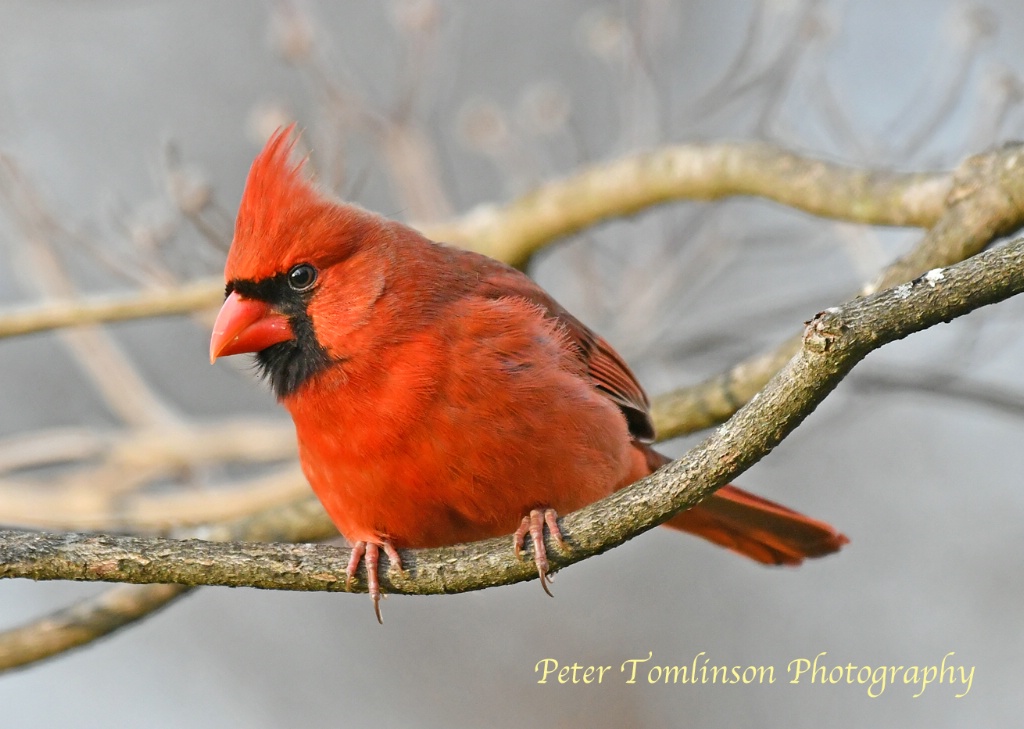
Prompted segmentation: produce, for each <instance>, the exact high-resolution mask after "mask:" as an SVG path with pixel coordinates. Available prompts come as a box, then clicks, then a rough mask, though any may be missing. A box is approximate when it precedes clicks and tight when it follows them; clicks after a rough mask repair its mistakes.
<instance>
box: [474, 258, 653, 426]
mask: <svg viewBox="0 0 1024 729" xmlns="http://www.w3.org/2000/svg"><path fill="white" fill-rule="evenodd" d="M484 261H486V263H485V264H483V265H481V266H480V267H479V268H478V269H477V270H479V272H480V274H481V281H480V287H479V289H478V290H479V291H480V293H482V294H483V295H484V296H489V297H490V296H494V297H498V296H518V297H521V298H524V299H526V300H527V301H529V302H530V303H532V304H537V305H538V306H540V307H542V308H543V309H544V311H545V312H547V314H548V316H550V317H551V318H552V319H556V320H557V321H558V322H559V323H560V324H561V325H562V326H563V327H564V329H565V332H566V333H567V334H568V335H569V338H570V340H571V341H572V342H573V344H575V345H576V351H577V352H578V353H579V357H580V359H581V361H582V362H583V363H584V364H585V365H586V367H587V372H588V373H589V374H590V377H591V378H592V379H593V381H594V386H595V387H596V388H597V389H598V390H600V391H601V392H602V393H603V394H604V395H606V396H607V397H608V398H609V399H610V400H611V401H612V402H614V403H615V404H616V405H618V406H619V409H620V410H622V413H623V415H625V416H626V422H627V423H628V424H629V432H630V433H631V434H632V435H633V437H634V438H636V439H637V440H641V441H651V440H653V439H654V425H653V423H652V422H651V415H650V409H651V403H650V401H649V400H648V399H647V395H646V394H645V393H644V391H643V388H642V387H640V383H639V382H637V381H636V375H634V374H633V372H632V371H631V370H630V369H629V366H628V365H627V364H626V363H625V362H624V361H623V359H622V357H620V356H619V354H618V352H616V351H615V350H614V349H612V347H611V345H610V344H608V342H606V341H605V340H604V339H602V338H601V337H599V336H598V335H597V334H595V333H594V332H592V331H591V330H590V329H589V328H588V327H587V326H586V325H585V324H583V322H581V321H580V320H579V319H577V318H576V317H574V316H573V315H572V314H570V313H569V312H568V311H566V310H565V309H564V308H562V305H561V304H559V303H558V302H557V301H555V300H554V299H553V298H551V297H550V296H549V295H548V294H547V293H546V292H545V291H544V290H543V289H542V288H541V287H540V286H538V285H537V284H536V283H534V282H533V280H532V279H530V278H529V277H528V276H526V274H524V273H522V272H521V271H518V270H516V269H514V268H511V267H509V266H506V265H504V264H503V263H499V262H497V261H493V260H491V259H486V258H485V259H484Z"/></svg>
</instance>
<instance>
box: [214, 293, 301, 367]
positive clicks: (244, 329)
mask: <svg viewBox="0 0 1024 729" xmlns="http://www.w3.org/2000/svg"><path fill="white" fill-rule="evenodd" d="M294 338H295V334H294V332H292V325H291V324H290V323H289V322H288V317H286V316H285V315H284V314H279V313H278V312H276V311H274V310H273V309H272V308H271V306H270V304H267V303H265V302H263V301H257V300H256V299H243V298H242V297H241V296H239V295H238V292H237V291H232V292H231V295H230V296H228V298H227V299H226V300H225V301H224V305H223V306H222V307H221V308H220V313H219V314H217V321H216V322H214V325H213V335H212V336H211V337H210V364H213V362H214V361H215V360H216V359H217V358H218V357H227V356H228V355H232V354H242V353H244V352H260V351H262V350H264V349H266V348H267V347H269V346H271V345H274V344H278V343H279V342H287V341H288V340H289V339H294Z"/></svg>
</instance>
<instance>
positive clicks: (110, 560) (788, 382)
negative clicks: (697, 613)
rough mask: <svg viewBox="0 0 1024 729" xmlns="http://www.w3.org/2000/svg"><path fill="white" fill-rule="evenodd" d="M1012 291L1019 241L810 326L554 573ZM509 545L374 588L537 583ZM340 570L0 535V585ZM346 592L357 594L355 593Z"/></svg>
mask: <svg viewBox="0 0 1024 729" xmlns="http://www.w3.org/2000/svg"><path fill="white" fill-rule="evenodd" d="M1022 291H1024V241H1016V242H1014V243H1013V244H1011V245H1008V246H1004V247H1002V248H998V249H995V250H991V251H987V252H985V253H982V254H979V255H978V256H976V257H974V258H972V259H970V260H968V261H966V262H963V263H960V264H957V265H955V266H953V267H950V268H946V269H941V270H940V269H936V270H933V271H930V272H928V273H927V274H926V275H925V276H923V277H921V278H919V279H916V280H915V281H914V282H910V283H906V284H901V285H899V286H897V287H895V288H892V289H888V290H886V291H883V292H881V293H877V294H874V295H871V296H868V297H865V298H861V299H856V300H854V301H852V302H849V303H848V304H846V305H845V306H843V307H838V308H834V309H829V310H828V311H825V312H822V313H820V314H818V315H817V316H816V317H815V318H814V319H813V320H812V321H811V322H810V323H809V324H808V326H807V328H806V330H805V332H804V336H803V344H802V347H801V349H800V351H799V352H798V353H797V355H796V356H795V357H794V358H793V359H792V360H791V361H790V362H789V364H788V365H787V366H786V367H785V368H784V369H783V370H782V371H781V372H780V373H779V375H778V376H776V377H775V378H773V379H772V381H771V382H770V383H769V384H768V385H767V387H766V388H765V389H764V390H763V391H762V392H760V393H759V394H758V396H757V397H755V398H753V399H752V400H751V401H750V402H749V403H748V404H747V405H745V406H744V407H743V408H741V409H740V410H739V411H738V412H737V413H736V415H735V416H733V418H732V419H731V420H730V421H729V422H728V423H727V424H726V425H724V426H722V427H721V428H719V429H718V430H717V431H715V433H714V434H712V435H711V436H710V437H709V438H708V439H707V440H705V441H704V442H703V443H701V444H700V445H699V446H697V447H696V448H694V449H693V450H691V451H690V452H689V453H688V454H687V455H686V456H684V457H683V458H681V459H679V460H678V461H675V462H673V463H672V464H670V465H669V466H666V467H665V468H663V469H661V470H660V471H658V472H657V473H655V474H653V475H651V476H649V477H647V478H645V479H642V480H641V481H639V482H637V483H636V484H634V485H633V486H631V487H629V488H628V489H624V490H622V491H619V492H618V493H616V494H613V495H612V496H610V497H608V498H606V499H603V500H601V501H599V502H597V503H595V504H592V505H590V506H588V507H585V508H584V509H581V510H580V511H578V512H576V513H574V514H570V515H569V516H567V517H565V518H564V519H563V520H562V531H563V534H564V535H565V536H566V537H567V540H568V542H569V544H570V545H571V552H570V553H568V554H560V553H559V551H558V549H557V546H556V545H554V544H550V545H549V549H550V555H551V556H552V562H553V565H554V566H556V567H563V566H565V565H568V564H572V563H574V562H577V561H580V560H582V559H585V558H587V557H589V556H592V555H594V554H598V553H600V552H603V551H606V550H608V549H611V548H612V547H615V546H618V545H619V544H622V543H623V542H624V541H626V540H628V539H630V538H632V537H633V536H636V535H637V534H639V533H641V532H643V531H646V530H647V529H650V528H652V527H654V526H656V525H657V524H659V523H661V522H662V521H664V520H665V519H667V518H669V517H670V516H672V515H673V514H675V513H677V512H679V511H681V510H683V509H685V508H688V507H690V506H693V505H694V504H696V503H698V502H699V501H701V500H702V499H704V498H706V497H707V496H708V495H709V494H710V493H711V492H713V491H714V490H715V489H717V488H719V487H720V486H722V485H723V484H725V483H726V482H727V481H729V480H732V479H733V478H734V477H735V476H736V475H738V474H739V473H741V472H742V471H743V470H745V469H747V468H749V467H750V466H751V465H753V464H754V463H756V462H757V461H758V460H760V459H761V458H762V457H764V456H765V455H766V454H767V453H769V452H770V451H771V450H772V449H773V448H774V447H775V446H776V445H778V444H779V443H780V442H781V441H782V440H783V439H784V438H785V437H786V435H788V434H789V433H790V432H791V431H792V430H793V429H794V428H796V427H797V426H798V425H799V424H800V423H801V422H802V421H803V420H804V418H806V417H807V416H808V415H809V414H810V413H811V412H812V411H813V410H814V408H815V407H816V406H817V405H818V403H820V402H821V401H822V400H823V399H824V398H825V396H826V395H827V394H828V393H829V392H831V391H832V390H833V389H834V388H835V387H836V385H837V384H838V383H839V382H840V381H841V380H842V378H843V377H844V376H845V375H846V374H847V373H848V372H849V371H850V369H851V368H852V367H853V366H854V365H855V364H856V363H857V362H859V361H860V360H861V359H863V358H864V357H865V356H866V355H867V354H868V353H869V352H871V351H872V350H874V349H877V348H878V347H881V346H882V345H884V344H886V343H888V342H891V341H894V340H897V339H902V338H903V337H905V336H907V335H909V334H911V333H913V332H916V331H920V330H922V329H925V328H927V327H930V326H934V325H935V324H938V323H941V322H948V321H950V320H952V319H954V318H956V317H958V316H962V315H964V314H966V313H968V312H970V311H973V310H974V309H976V308H978V307H980V306H984V305H987V304H991V303H995V302H997V301H1001V300H1003V299H1005V298H1008V297H1009V296H1012V295H1015V294H1017V293H1020V292H1022ZM509 541H510V540H509V539H508V538H500V539H491V540H487V541H483V542H477V543H474V544H469V545H458V546H455V547H447V548H442V549H429V550H415V551H406V552H405V553H404V554H403V555H402V556H403V561H404V563H405V566H406V568H407V570H408V575H407V576H406V577H401V576H399V575H397V574H391V573H388V574H387V575H385V576H383V580H382V581H383V583H384V585H385V587H386V588H387V590H388V591H390V592H398V593H405V594H439V593H452V592H462V591H467V590H474V589H481V588H485V587H490V586H494V585H499V584H508V583H512V582H519V581H523V580H527V579H532V578H535V577H536V572H535V570H534V568H533V566H532V565H531V564H530V563H529V562H528V561H518V560H516V559H515V558H514V557H513V556H512V551H511V549H509ZM348 557H349V550H348V549H342V548H337V547H332V546H323V545H286V544H257V543H242V544H239V543H228V544H218V543H213V542H205V541H198V540H169V539H155V538H139V537H113V536H86V535H81V534H40V533H31V532H18V531H10V530H8V531H0V577H26V578H31V579H37V580H43V579H74V580H92V581H95V580H102V581H113V582H119V581H128V582H139V583H156V582H161V583H177V584H185V585H229V586H251V587H260V588H269V589H290V590H326V591H339V590H345V589H346V586H345V581H344V578H343V575H344V569H345V565H346V564H347V561H348ZM364 576H365V575H360V577H361V578H362V577H364ZM353 587H354V588H355V589H357V590H362V589H365V580H364V579H361V580H360V582H359V584H358V585H355V586H353Z"/></svg>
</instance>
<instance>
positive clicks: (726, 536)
mask: <svg viewBox="0 0 1024 729" xmlns="http://www.w3.org/2000/svg"><path fill="white" fill-rule="evenodd" d="M293 129H294V125H292V126H290V127H288V128H286V129H283V130H279V131H278V132H277V133H276V134H275V135H274V136H273V137H271V139H270V140H269V141H268V142H267V145H266V147H265V148H264V149H263V151H262V152H261V153H260V154H259V155H258V156H257V157H256V160H255V161H254V162H253V165H252V169H251V170H250V172H249V177H248V180H247V182H246V186H245V192H244V194H243V196H242V201H241V206H240V208H239V211H238V219H237V222H236V225H235V234H234V239H233V241H232V244H231V250H230V252H229V253H228V259H227V265H226V267H225V270H224V276H225V279H226V281H227V290H226V296H227V298H226V300H225V302H224V305H223V307H222V308H221V310H220V314H219V315H218V316H217V321H216V324H215V325H214V329H213V337H212V340H211V342H210V358H211V362H212V361H213V360H215V359H216V358H217V357H223V356H226V355H232V354H239V353H242V352H255V353H256V359H257V361H258V363H259V367H260V369H261V371H262V373H263V374H264V375H265V376H266V377H267V378H268V379H269V380H270V383H271V385H272V386H273V389H274V391H275V393H276V394H277V397H278V399H279V400H280V401H281V402H282V403H283V404H284V406H285V407H286V408H287V409H288V410H289V412H290V413H291V416H292V419H293V420H294V421H295V430H296V433H297V435H298V443H299V456H300V459H301V462H302V468H303V471H304V473H305V475H306V478H307V479H308V480H309V483H310V484H311V485H312V487H313V490H314V491H315V492H316V494H317V496H318V497H319V498H320V501H321V502H323V505H324V508H325V509H326V510H327V513H328V514H329V515H330V517H331V519H332V520H333V521H334V523H335V524H336V525H337V527H338V530H339V531H340V532H341V534H342V535H343V536H344V537H345V538H346V539H347V540H348V541H349V542H351V544H352V546H353V551H352V558H351V561H350V562H349V563H348V568H347V570H346V574H347V577H348V580H349V581H351V580H352V578H353V576H354V574H355V572H356V569H357V568H358V566H359V562H360V561H361V560H364V559H365V561H366V569H367V580H368V590H369V593H370V596H371V597H372V598H373V602H374V608H375V610H376V611H377V617H378V619H380V612H379V604H378V603H379V600H380V585H379V574H378V560H379V553H380V550H381V549H383V550H384V552H385V553H386V554H387V556H388V557H389V560H390V563H391V566H392V568H397V569H401V560H400V558H399V555H398V552H397V549H399V548H404V547H432V546H441V545H449V544H456V543H459V542H467V541H472V540H477V539H483V538H485V537H492V536H496V535H501V534H509V533H514V539H513V544H514V549H515V552H516V554H517V555H518V554H519V551H520V549H521V548H523V547H524V541H525V538H526V536H527V535H529V536H530V540H531V542H532V547H533V556H534V561H535V563H536V565H537V572H538V573H539V575H540V580H541V585H542V586H543V587H544V589H545V590H547V584H546V580H547V579H548V578H547V572H548V561H547V556H546V554H545V547H544V539H543V533H544V526H545V524H546V525H547V527H548V529H549V531H550V532H551V535H552V537H553V538H554V539H555V540H556V542H558V543H559V544H562V545H564V542H563V541H562V537H561V534H560V533H559V530H558V523H557V521H556V518H557V514H558V513H567V512H571V511H574V510H576V509H579V508H580V507H582V506H584V505H586V504H589V503H591V502H593V501H597V500H598V499H600V498H602V497H604V496H607V495H608V494H610V493H612V492H613V491H615V490H616V489H620V488H622V487H624V486H627V485H629V484H631V483H633V482H634V481H636V480H637V479H639V478H641V477H643V476H646V475H648V474H649V473H651V472H653V471H654V470H655V469H656V468H658V467H660V466H662V465H664V464H665V463H667V462H668V459H667V458H665V457H664V456H662V455H661V454H659V453H657V452H656V451H654V450H653V449H652V448H651V447H650V446H649V445H648V443H649V442H650V441H651V440H652V438H653V436H654V429H653V426H652V424H651V418H650V414H649V409H650V403H649V402H648V399H647V396H646V395H645V394H644V391H643V390H642V389H641V387H640V385H639V384H638V383H637V381H636V377H635V376H634V375H633V373H632V372H631V371H630V369H629V367H627V366H626V363H625V362H623V360H622V358H621V357H620V356H619V355H618V354H617V353H616V352H615V350H613V349H612V348H611V346H609V344H608V343H607V342H606V341H604V340H603V339H602V338H601V337H599V336H598V335H596V334H595V333H594V332H592V331H590V329H588V328H587V327H586V326H584V325H583V324H582V323H580V321H579V320H578V319H576V318H575V317H574V316H572V314H570V313H569V312H567V311H566V310H565V309H563V308H562V307H561V306H560V305H559V304H558V303H557V302H556V301H555V300H554V299H552V298H551V297H550V296H549V295H548V294H547V293H545V292H544V291H543V290H542V289H541V288H540V287H539V286H537V284H535V283H534V282H533V281H531V280H530V279H529V278H528V277H527V276H526V275H524V274H523V273H521V272H519V271H518V270H516V269H514V268H510V267H509V266H506V265H504V264H502V263H499V262H498V261H495V260H492V259H490V258H487V257H485V256H482V255H479V254H477V253H471V252H468V251H464V250H460V249H457V248H452V247H448V246H444V245H440V244H437V243H433V242H431V241H429V240H427V239H426V238H424V237H423V236H422V235H420V234H419V233H417V232H416V231H415V230H412V229H410V228H408V227H406V226H404V225H402V224H400V223H397V222H395V221H392V220H387V219H385V218H383V217H380V216H378V215H375V214H374V213H371V212H368V211H366V210H363V209H362V208H359V207H356V206H354V205H350V204H346V203H343V202H340V201H338V200H336V199H334V198H332V197H330V196H329V195H326V194H324V193H322V192H321V191H319V190H318V189H317V188H316V187H314V186H313V185H312V184H311V183H310V182H309V181H308V180H307V179H306V178H305V177H304V175H303V173H302V162H299V163H293V162H292V161H291V152H292V147H293V145H294V142H293V141H292V139H293V137H292V132H293ZM667 526H670V527H673V528H676V529H681V530H683V531H687V532H691V533H693V534H697V535H698V536H701V537H704V538H705V539H708V540H710V541H712V542H714V543H716V544H720V545H722V546H724V547H727V548H728V549H731V550H733V551H736V552H739V553H740V554H743V555H746V556H747V557H750V558H752V559H754V560H757V561H758V562H762V563H765V564H799V563H800V562H801V561H802V560H803V559H804V558H805V557H818V556H821V555H824V554H829V553H831V552H834V551H836V550H838V549H839V548H840V546H841V545H843V544H844V543H845V542H846V541H847V539H846V537H844V536H843V535H842V534H839V533H838V532H836V531H835V530H834V529H833V528H832V527H831V526H829V525H828V524H825V523H823V522H820V521H816V520H814V519H810V518H808V517H806V516H803V515H801V514H798V513H797V512H795V511H792V510H790V509H787V508H786V507H784V506H780V505H778V504H775V503H773V502H771V501H767V500H765V499H762V498H760V497H757V496H753V495H751V494H748V493H746V492H744V491H741V490H739V489H737V488H735V487H733V486H725V487H724V488H722V489H720V490H718V491H717V492H716V493H715V494H714V495H712V496H711V497H710V498H709V499H707V500H706V501H704V502H703V503H701V504H699V505H698V506H695V507H693V508H692V509H690V510H688V511H685V512H683V513H681V514H679V515H678V516H676V517H674V518H673V519H671V520H670V521H669V522H667ZM549 594H550V593H549Z"/></svg>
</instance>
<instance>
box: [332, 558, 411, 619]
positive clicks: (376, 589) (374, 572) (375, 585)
mask: <svg viewBox="0 0 1024 729" xmlns="http://www.w3.org/2000/svg"><path fill="white" fill-rule="evenodd" d="M382 546H383V547H384V554H386V555H387V556H388V560H389V561H390V562H391V569H396V570H398V572H399V574H401V575H403V576H404V575H405V570H404V569H402V558H401V557H400V556H399V555H398V550H397V549H395V545H393V544H392V543H391V542H389V541H387V540H384V543H383V544H382V545H379V544H376V543H375V542H356V543H355V544H353V545H352V556H351V557H349V560H348V566H347V567H346V568H345V578H346V579H345V589H346V590H347V589H348V588H349V586H350V585H351V584H352V578H353V577H355V576H356V570H358V569H359V563H360V562H363V561H365V562H366V591H367V592H368V593H369V594H370V599H371V600H373V612H374V614H375V615H376V616H377V622H378V623H380V624H381V625H383V624H384V619H383V618H381V615H380V597H381V593H380V572H379V564H380V548H381V547H382Z"/></svg>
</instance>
